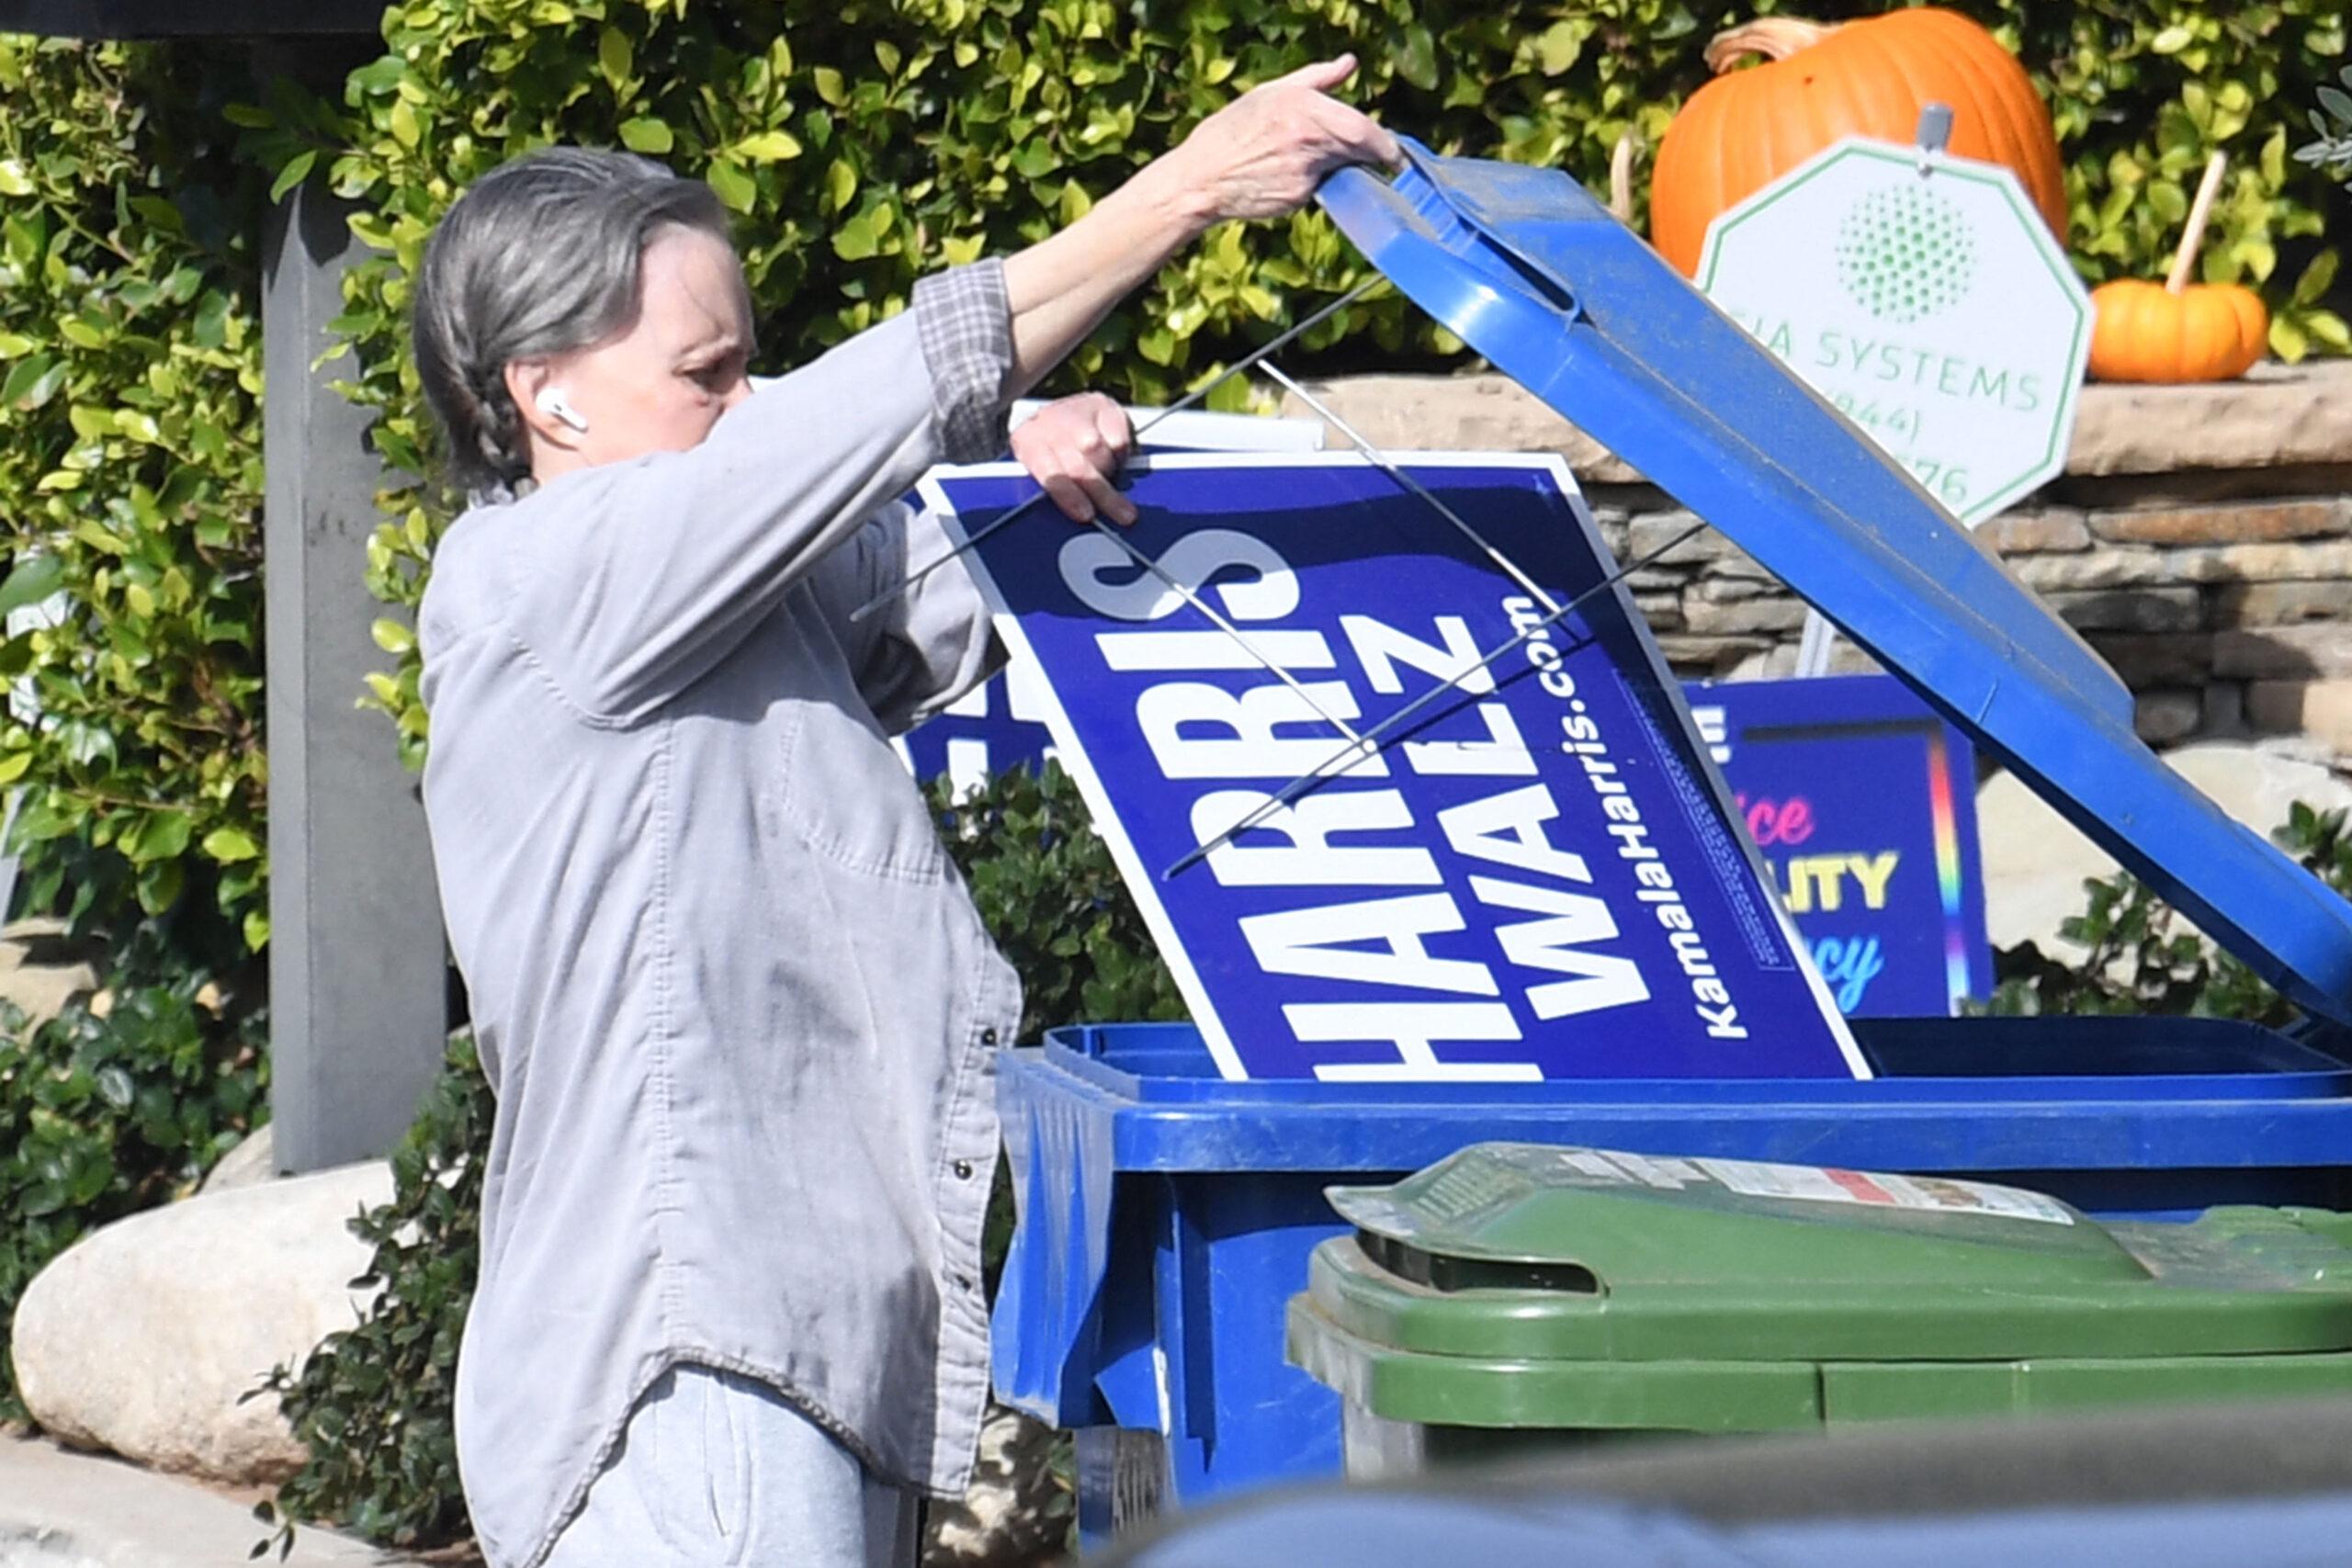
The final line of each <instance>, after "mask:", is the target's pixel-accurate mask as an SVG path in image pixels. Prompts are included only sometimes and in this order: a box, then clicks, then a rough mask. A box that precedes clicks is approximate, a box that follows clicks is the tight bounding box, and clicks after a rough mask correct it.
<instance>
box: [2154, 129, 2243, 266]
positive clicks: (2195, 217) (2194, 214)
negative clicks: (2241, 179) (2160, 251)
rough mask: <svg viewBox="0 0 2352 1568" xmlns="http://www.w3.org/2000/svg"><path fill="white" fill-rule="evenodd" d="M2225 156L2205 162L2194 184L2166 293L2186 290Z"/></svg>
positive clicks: (2219, 191)
mask: <svg viewBox="0 0 2352 1568" xmlns="http://www.w3.org/2000/svg"><path fill="white" fill-rule="evenodd" d="M2229 162H2230V157H2229V154H2228V153H2226V152H2216V153H2214V154H2213V155H2212V156H2211V158H2208V159H2206V160H2205V177H2204V179H2203V180H2201V181H2199V183H2198V186H2197V199H2196V200H2195V201H2194V202H2192V203H2190V204H2189V208H2188V226H2187V227H2186V228H2184V229H2182V230H2181V231H2180V248H2179V249H2178V250H2177V251H2175V252H2173V254H2172V272H2171V274H2170V276H2166V277H2165V289H2166V290H2167V291H2169V292H2171V293H2174V294H2177V293H2179V292H2180V291H2181V290H2182V289H2184V288H2188V275H2189V272H2190V270H2191V269H2192V268H2194V267H2195V266H2196V265H2197V251H2198V247H2199V246H2200V245H2202V244H2204V243H2205V222H2206V220H2208V219H2210V218H2211V217H2212V216H2213V198H2214V197H2217V196H2219V195H2221V194H2222V169H2224V168H2225V167H2227V166H2228V164H2229Z"/></svg>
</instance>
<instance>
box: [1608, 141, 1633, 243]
mask: <svg viewBox="0 0 2352 1568" xmlns="http://www.w3.org/2000/svg"><path fill="white" fill-rule="evenodd" d="M1609 210H1610V211H1611V212H1613V213H1615V214H1616V215H1617V221H1618V222H1620V223H1631V222H1632V221H1633V220H1634V133H1633V132H1632V131H1630V130H1629V131H1627V132H1625V134H1624V135H1623V136H1621V137H1619V138H1618V139H1617V145H1616V146H1614V147H1612V148H1611V149H1610V150H1609Z"/></svg>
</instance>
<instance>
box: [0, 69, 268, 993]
mask: <svg viewBox="0 0 2352 1568" xmlns="http://www.w3.org/2000/svg"><path fill="white" fill-rule="evenodd" d="M243 80H244V77H243V69H242V67H241V66H234V65H232V64H231V63H230V62H229V60H228V58H227V57H226V56H216V55H213V54H210V53H199V54H197V55H194V56H188V55H184V54H178V53H173V52H169V51H162V50H157V49H146V48H128V47H124V46H121V45H100V46H83V45H77V44H64V43H35V42H33V41H31V40H29V39H21V38H13V37H6V36H0V92H4V93H5V94H6V100H7V106H8V109H7V113H6V114H5V115H0V553H5V555H6V558H7V559H8V561H9V562H10V566H11V570H9V572H8V575H7V578H6V585H5V587H0V607H5V608H7V609H16V608H20V607H24V606H28V605H33V604H41V603H43V602H46V601H50V600H51V596H52V595H56V596H58V599H57V602H58V603H60V604H62V612H61V613H60V615H59V616H58V617H57V619H56V622H55V624H54V625H52V626H46V627H37V628H34V629H30V630H28V631H25V632H22V633H20V634H19V635H18V636H17V637H10V638H7V639H6V641H5V642H0V680H6V681H12V682H23V683H24V686H23V687H22V688H20V689H27V688H28V689H29V691H30V693H31V694H32V695H33V696H35V697H36V698H37V699H38V701H39V703H40V712H41V715H42V722H40V724H38V725H30V724H27V723H25V722H23V720H22V719H21V717H18V718H15V719H0V725H5V728H0V783H12V782H13V783H14V784H16V785H17V787H19V788H21V789H23V790H24V791H25V805H24V813H23V817H22V818H21V819H20V821H19V822H18V825H17V827H18V834H19V839H20V841H23V842H26V843H28V844H29V845H30V846H31V858H30V864H31V867H32V871H33V886H32V888H31V890H30V896H29V899H28V902H29V903H30V904H32V905H33V906H34V907H46V906H49V905H51V904H53V903H56V902H58V901H59V900H60V899H61V898H62V899H63V900H64V901H65V904H66V906H67V907H68V908H71V909H73V910H74V912H75V913H77V914H81V915H84V916H89V915H92V914H96V915H99V916H102V917H106V918H109V919H111V918H113V917H114V916H116V915H117V914H118V913H119V909H107V908H97V909H94V908H93V907H92V906H93V904H94V901H96V899H97V898H98V896H99V895H100V894H101V893H107V894H118V893H119V895H121V896H122V899H121V902H122V903H127V902H128V899H129V898H130V897H134V896H135V897H136V899H137V902H138V904H139V905H140V906H143V908H145V909H146V910H147V911H149V912H151V913H152V912H160V911H163V910H165V909H168V908H175V906H181V905H183V904H184V903H192V904H194V905H196V906H197V907H198V909H197V910H196V911H194V912H184V913H182V914H181V916H180V917H179V919H180V921H181V923H182V925H183V926H184V927H194V926H197V925H200V924H202V923H204V921H203V918H202V916H203V912H204V911H206V910H217V912H218V914H219V915H220V917H221V918H223V919H225V920H226V921H227V922H229V924H230V925H231V926H232V928H233V930H232V932H230V933H229V935H228V942H229V943H231V944H235V945H244V946H250V947H253V948H258V947H259V946H260V945H261V944H262V942H265V941H266V939H267V932H268V926H267V915H266V904H265V901H264V898H263V896H262V885H263V876H264V869H265V861H264V842H265V836H264V833H263V829H262V817H263V807H264V799H265V795H266V787H267V785H266V781H267V771H266V763H265V761H264V757H263V750H262V737H261V709H262V699H261V655H260V644H261V621H262V601H261V581H260V575H259V571H260V555H261V538H260V527H259V516H260V508H261V491H262V467H261V406H260V394H261V354H260V333H259V332H258V330H257V328H256V325H255V320H254V318H255V315H256V299H257V293H258V288H259V268H258V265H257V264H256V262H255V260H254V253H255V251H256V249H257V246H258V235H259V228H260V224H261V220H262V217H263V213H264V211H265V206H264V204H265V201H266V195H267V193H266V189H265V185H266V181H265V179H264V177H263V176H262V175H260V174H259V173H258V172H257V170H256V169H255V167H254V165H253V164H251V163H249V162H245V161H243V160H240V159H239V158H237V157H236V156H235V149H234V146H233V138H234V136H235V134H236V132H235V130H234V128H233V127H232V125H231V124H230V122H229V121H228V119H227V118H224V111H225V108H226V106H227V92H228V90H229V89H231V88H232V87H234V86H236V85H240V84H242V83H243ZM69 859H70V860H71V862H72V863H73V864H74V869H75V871H76V874H75V876H74V878H73V880H72V883H71V885H70V886H68V885H67V883H66V878H65V876H64V871H65V869H66V866H67V863H68V861H69ZM184 893H193V894H196V895H197V897H195V898H193V899H190V900H185V901H184V900H183V898H182V895H183V894H184ZM132 916H135V911H131V912H130V915H126V916H124V917H123V918H125V919H128V918H132ZM198 945H199V946H201V947H206V948H218V947H220V946H221V945H223V942H222V941H221V940H220V939H219V938H216V937H210V936H208V937H206V938H205V939H204V940H203V941H201V942H199V943H198Z"/></svg>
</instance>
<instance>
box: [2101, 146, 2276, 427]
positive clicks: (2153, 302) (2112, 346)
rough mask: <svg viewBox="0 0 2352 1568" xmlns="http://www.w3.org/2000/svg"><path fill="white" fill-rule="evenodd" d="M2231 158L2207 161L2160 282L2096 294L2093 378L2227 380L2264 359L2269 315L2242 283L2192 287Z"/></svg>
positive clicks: (2139, 281)
mask: <svg viewBox="0 0 2352 1568" xmlns="http://www.w3.org/2000/svg"><path fill="white" fill-rule="evenodd" d="M2228 163H2229V160H2228V159H2227V158H2226V157H2225V156H2224V155H2223V154H2222V153H2220V152H2216V153H2214V154H2213V155H2212V156H2211V158H2208V159H2207V160H2206V161H2205V177H2204V178H2203V179H2202V180H2200V181H2199V182H2198V186H2197V199H2196V200H2195V201H2194V202H2193V203H2191V204H2190V206H2189V209H2188V222H2187V223H2186V224H2185V225H2183V227H2182V231H2181V236H2180V245H2179V248H2178V249H2177V250H2175V251H2174V252H2173V256H2172V271H2171V273H2170V275H2169V276H2166V278H2165V281H2164V282H2162V283H2152V282H2150V281H2148V280H2147V279H2146V278H2143V277H2119V278H2117V279H2116V280H2115V281H2113V282H2111V283H2102V284H2100V285H2099V286H2098V288H2094V289H2092V290H2091V309H2092V310H2093V311H2094V312H2096V314H2095V317H2094V319H2093V321H2092V322H2091V365H2090V369H2091V374H2092V375H2094V376H2096V377H2098V378H2099V379H2100V380H2102V381H2229V380H2233V379H2235V378H2238V377H2240V376H2243V375H2245V373H2246V371H2247V370H2248V369H2250V368H2252V367H2253V365H2254V362H2255V361H2256V360H2257V359H2259V358H2261V357H2262V351H2263V350H2264V349H2265V348H2266V347H2267V346H2268V345H2269V342H2270V312H2269V310H2267V308H2265V307H2264V305H2263V303H2262V297H2261V296H2260V295H2258V294H2256V292H2255V291H2254V290H2253V289H2251V288H2246V287H2245V285H2243V284H2237V283H2191V282H2189V281H2188V276H2189V274H2190V273H2191V272H2192V271H2193V270H2194V269H2195V268H2196V265H2197V250H2198V247H2199V245H2201V244H2203V243H2204V242H2205V223H2206V220H2208V219H2209V218H2211V216H2212V213H2213V198H2214V197H2217V196H2219V195H2220V194H2221V192H2222V170H2223V169H2224V168H2226V167H2227V166H2228Z"/></svg>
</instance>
